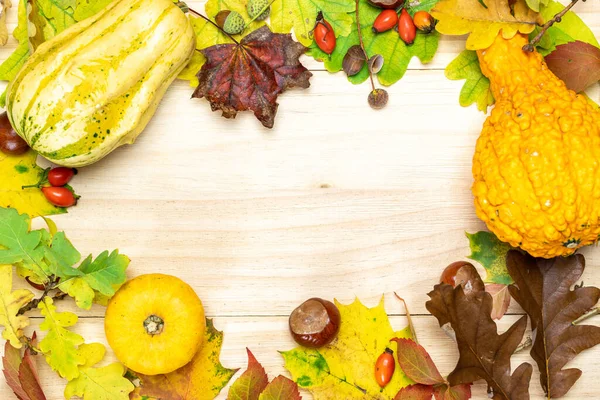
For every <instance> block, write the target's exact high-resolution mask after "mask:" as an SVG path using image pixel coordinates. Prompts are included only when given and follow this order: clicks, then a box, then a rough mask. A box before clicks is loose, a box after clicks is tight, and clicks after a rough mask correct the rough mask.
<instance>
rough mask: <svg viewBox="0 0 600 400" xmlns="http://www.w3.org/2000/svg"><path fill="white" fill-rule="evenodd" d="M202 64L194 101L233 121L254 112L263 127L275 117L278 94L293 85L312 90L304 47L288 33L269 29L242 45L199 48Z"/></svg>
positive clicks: (257, 33) (245, 39) (260, 31)
mask: <svg viewBox="0 0 600 400" xmlns="http://www.w3.org/2000/svg"><path fill="white" fill-rule="evenodd" d="M201 51H202V54H204V56H205V57H206V63H205V64H204V65H203V66H202V69H201V70H200V72H199V73H198V79H199V80H200V84H199V85H198V87H197V88H196V90H195V91H194V95H193V97H197V98H202V97H206V99H207V100H208V101H209V102H210V104H211V107H212V109H213V111H216V110H221V111H222V112H223V116H224V117H225V118H235V116H236V115H237V112H238V111H245V110H252V111H254V115H255V116H256V118H258V119H259V120H260V122H262V124H263V125H264V126H266V127H267V128H272V127H273V124H274V122H275V114H277V107H278V104H277V96H278V95H279V94H280V93H282V92H284V91H285V90H287V89H289V88H293V87H301V88H307V87H309V86H310V82H309V80H310V77H311V76H312V74H311V73H310V72H309V71H308V70H307V69H306V68H305V67H304V66H303V65H302V64H301V63H300V60H299V57H300V56H301V55H302V54H303V53H304V52H305V51H306V48H305V47H304V46H303V45H301V44H300V43H298V42H295V41H294V40H293V39H292V36H291V35H282V34H277V33H275V34H274V33H272V32H271V31H270V30H269V28H268V27H267V26H263V27H262V28H259V29H257V30H256V31H254V32H252V33H251V34H249V35H248V36H246V37H244V38H243V39H242V40H241V42H240V44H239V45H238V44H219V45H216V46H212V47H208V48H206V49H204V50H201Z"/></svg>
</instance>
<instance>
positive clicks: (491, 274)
mask: <svg viewBox="0 0 600 400" xmlns="http://www.w3.org/2000/svg"><path fill="white" fill-rule="evenodd" d="M466 235H467V238H468V239H469V246H470V247H471V255H470V256H469V258H470V259H471V260H475V261H477V262H478V263H480V264H481V265H482V266H483V268H485V270H486V272H487V276H486V277H485V282H486V283H499V284H503V285H510V284H511V283H513V280H512V278H511V277H510V275H509V273H508V270H507V268H506V254H507V253H508V252H509V250H512V247H511V246H510V245H509V244H507V243H504V242H501V241H500V240H499V239H498V238H497V237H496V235H494V234H493V233H490V232H484V231H482V232H477V233H474V234H469V233H467V234H466Z"/></svg>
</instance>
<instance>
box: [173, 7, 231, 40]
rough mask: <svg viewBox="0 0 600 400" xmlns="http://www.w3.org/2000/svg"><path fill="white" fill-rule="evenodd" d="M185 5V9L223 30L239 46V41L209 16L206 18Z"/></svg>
mask: <svg viewBox="0 0 600 400" xmlns="http://www.w3.org/2000/svg"><path fill="white" fill-rule="evenodd" d="M180 4H181V2H180ZM183 4H185V3H183ZM186 7H187V9H188V10H189V12H190V13H192V14H194V15H195V16H197V17H200V18H202V19H204V20H205V21H207V22H210V23H211V24H212V25H213V26H215V27H216V28H217V29H218V30H220V31H221V32H223V33H224V34H225V35H226V36H227V37H228V38H229V39H231V40H233V42H234V43H235V44H237V45H238V46H239V44H240V42H238V41H237V40H236V39H235V38H234V37H233V36H231V35H230V34H229V33H227V32H225V30H224V29H223V28H221V27H220V26H219V25H217V24H216V23H215V22H214V21H213V20H211V19H210V18H208V17H207V16H205V15H202V14H200V13H199V12H198V11H196V10H194V9H193V8H190V7H188V6H187V5H186Z"/></svg>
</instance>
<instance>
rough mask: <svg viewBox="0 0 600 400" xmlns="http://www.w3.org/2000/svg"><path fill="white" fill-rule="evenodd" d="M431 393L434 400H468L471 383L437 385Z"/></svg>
mask: <svg viewBox="0 0 600 400" xmlns="http://www.w3.org/2000/svg"><path fill="white" fill-rule="evenodd" d="M433 395H434V397H435V400H468V399H470V398H471V385H470V384H463V385H456V386H448V385H441V386H437V387H436V388H435V389H434V392H433ZM515 400H517V399H515Z"/></svg>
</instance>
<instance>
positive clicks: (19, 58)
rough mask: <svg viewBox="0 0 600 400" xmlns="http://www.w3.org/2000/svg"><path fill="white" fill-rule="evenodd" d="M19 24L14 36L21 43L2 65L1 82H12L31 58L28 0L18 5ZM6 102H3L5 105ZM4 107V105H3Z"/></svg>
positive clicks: (0, 71)
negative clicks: (28, 31)
mask: <svg viewBox="0 0 600 400" xmlns="http://www.w3.org/2000/svg"><path fill="white" fill-rule="evenodd" d="M17 18H18V24H17V27H16V28H15V30H14V31H13V36H14V38H15V39H17V41H18V42H19V45H18V46H17V49H16V50H15V51H14V52H13V53H12V54H11V55H10V56H9V57H8V58H7V59H6V60H5V61H4V62H3V63H2V65H0V80H3V81H11V80H13V78H14V77H15V76H17V72H19V70H20V69H21V67H22V66H23V65H24V64H25V61H27V59H28V58H29V43H28V41H27V38H28V36H27V0H19V2H18V5H17ZM4 102H5V101H3V103H4ZM2 107H4V104H2Z"/></svg>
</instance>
